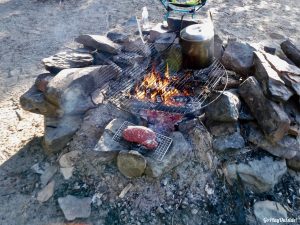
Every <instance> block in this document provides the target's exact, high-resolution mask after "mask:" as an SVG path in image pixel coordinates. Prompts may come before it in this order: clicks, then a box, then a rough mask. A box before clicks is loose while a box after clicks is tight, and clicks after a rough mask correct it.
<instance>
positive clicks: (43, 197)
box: [37, 180, 55, 202]
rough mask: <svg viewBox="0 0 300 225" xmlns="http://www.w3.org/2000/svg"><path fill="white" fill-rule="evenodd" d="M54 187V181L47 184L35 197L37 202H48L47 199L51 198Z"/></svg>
mask: <svg viewBox="0 0 300 225" xmlns="http://www.w3.org/2000/svg"><path fill="white" fill-rule="evenodd" d="M54 186H55V181H54V180H53V181H51V182H50V183H49V184H47V185H46V186H45V187H44V188H43V189H42V190H41V191H40V192H39V193H38V195H37V200H38V201H39V202H46V201H48V200H49V198H51V197H52V195H53V192H54Z"/></svg>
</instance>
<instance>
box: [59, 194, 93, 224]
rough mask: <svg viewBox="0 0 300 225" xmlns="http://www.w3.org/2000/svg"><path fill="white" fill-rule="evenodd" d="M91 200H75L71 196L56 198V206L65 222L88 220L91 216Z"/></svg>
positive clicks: (75, 198)
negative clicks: (61, 212)
mask: <svg viewBox="0 0 300 225" xmlns="http://www.w3.org/2000/svg"><path fill="white" fill-rule="evenodd" d="M91 202H92V199H91V198H77V197H75V196H73V195H67V196H66V197H61V198H58V204H59V206H60V208H61V210H62V211H63V213H64V215H65V218H66V219H67V220H69V221H70V220H74V219H76V218H88V217H89V216H90V214H91Z"/></svg>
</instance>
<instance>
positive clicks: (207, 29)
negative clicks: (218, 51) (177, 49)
mask: <svg viewBox="0 0 300 225" xmlns="http://www.w3.org/2000/svg"><path fill="white" fill-rule="evenodd" d="M180 45H181V48H182V63H183V67H184V68H186V69H202V68H206V67H208V66H209V65H210V64H211V63H212V62H213V57H214V28H213V24H212V22H211V21H209V22H207V23H201V24H194V25H190V26H188V27H186V28H184V29H183V30H182V31H181V32H180Z"/></svg>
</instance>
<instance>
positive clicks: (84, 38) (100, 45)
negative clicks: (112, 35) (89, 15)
mask: <svg viewBox="0 0 300 225" xmlns="http://www.w3.org/2000/svg"><path fill="white" fill-rule="evenodd" d="M75 41H76V42H78V43H80V44H83V45H84V46H85V47H88V48H91V49H97V50H99V51H100V52H107V53H110V54H118V52H120V50H121V46H120V45H119V44H117V43H114V42H113V41H111V40H110V39H109V38H108V37H106V36H102V35H89V34H84V35H80V36H79V37H77V38H75Z"/></svg>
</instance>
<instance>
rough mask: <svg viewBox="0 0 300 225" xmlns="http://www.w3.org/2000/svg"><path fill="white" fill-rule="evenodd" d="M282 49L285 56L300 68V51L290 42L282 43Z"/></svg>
mask: <svg viewBox="0 0 300 225" xmlns="http://www.w3.org/2000/svg"><path fill="white" fill-rule="evenodd" d="M280 47H281V49H282V51H283V52H284V54H285V55H286V56H287V57H288V58H289V59H290V60H291V61H292V62H293V63H295V65H296V66H298V67H300V50H299V49H298V48H297V47H296V46H295V45H294V44H293V43H292V42H291V41H290V40H286V41H284V42H282V43H281V44H280Z"/></svg>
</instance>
